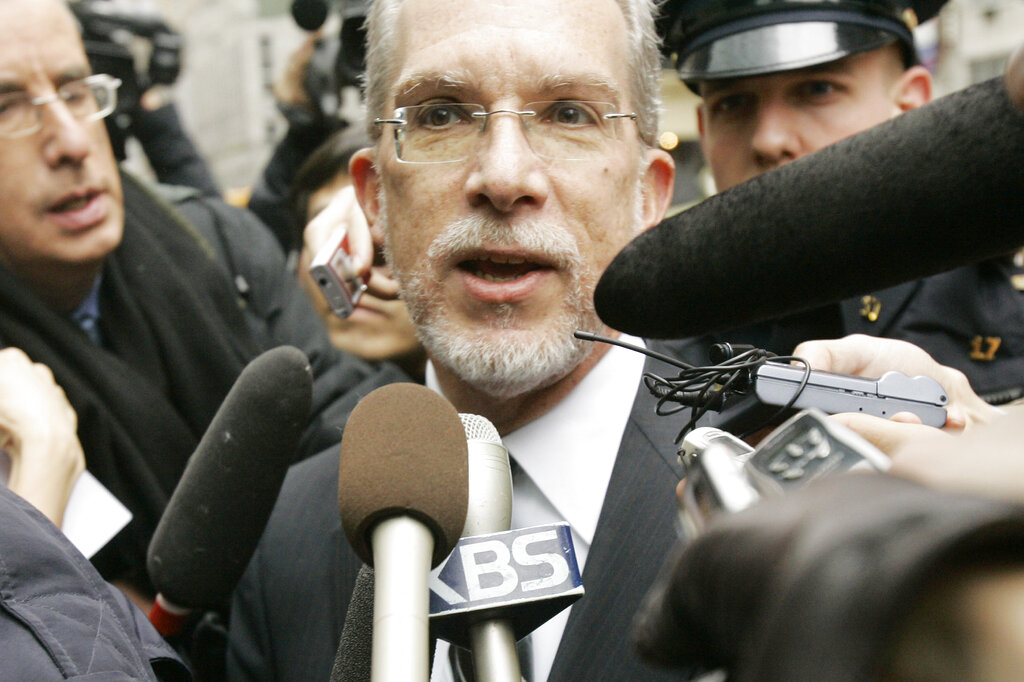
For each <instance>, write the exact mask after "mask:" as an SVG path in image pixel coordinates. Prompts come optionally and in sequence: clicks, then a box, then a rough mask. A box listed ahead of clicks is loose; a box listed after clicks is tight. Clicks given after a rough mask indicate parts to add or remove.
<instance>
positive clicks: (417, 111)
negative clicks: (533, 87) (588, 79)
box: [373, 100, 636, 163]
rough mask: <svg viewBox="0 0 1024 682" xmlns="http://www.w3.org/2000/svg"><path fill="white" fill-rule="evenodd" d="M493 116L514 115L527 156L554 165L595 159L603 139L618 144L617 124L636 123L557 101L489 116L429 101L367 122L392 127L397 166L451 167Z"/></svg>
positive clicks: (477, 107) (598, 106)
mask: <svg viewBox="0 0 1024 682" xmlns="http://www.w3.org/2000/svg"><path fill="white" fill-rule="evenodd" d="M496 114H512V115H515V116H518V117H519V120H520V121H521V122H522V126H523V130H524V132H525V134H526V139H527V140H528V141H529V144H530V148H531V149H532V150H533V152H534V153H535V154H537V155H538V156H540V157H542V158H546V159H551V160H559V161H577V160H580V161H582V160H586V159H591V158H594V157H597V156H601V155H602V154H604V153H606V151H607V142H608V141H609V140H615V139H621V137H622V128H621V125H620V121H621V120H622V119H630V120H633V121H635V120H636V114H635V113H628V114H622V113H619V112H618V111H617V109H616V106H615V105H614V104H611V103H609V102H587V101H580V100H557V101H544V102H530V103H529V104H526V105H524V106H523V108H522V109H521V110H515V109H495V110H493V111H487V110H486V109H485V108H484V106H483V105H481V104H469V103H466V102H433V103H430V104H419V105H415V106H408V107H399V108H397V109H395V114H394V117H393V118H378V119H375V120H374V122H373V123H374V125H378V126H382V125H391V126H392V127H393V130H394V140H395V154H396V156H397V157H398V160H399V161H403V162H405V163H453V162H456V161H464V160H466V159H467V158H469V157H470V156H471V155H472V154H473V152H474V151H475V149H476V145H477V144H478V141H479V137H480V135H481V134H482V133H483V132H484V131H485V130H486V129H487V122H488V121H489V120H490V117H491V116H494V115H496Z"/></svg>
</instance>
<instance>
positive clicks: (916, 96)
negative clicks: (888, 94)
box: [892, 64, 932, 113]
mask: <svg viewBox="0 0 1024 682" xmlns="http://www.w3.org/2000/svg"><path fill="white" fill-rule="evenodd" d="M892 97H893V104H894V105H895V106H896V109H897V110H898V111H899V113H903V112H905V111H910V110H912V109H917V108H918V107H922V106H924V105H925V104H928V102H930V101H931V100H932V74H931V73H930V72H929V71H928V69H926V68H925V67H923V66H921V65H920V64H918V65H917V66H912V67H910V68H909V69H907V70H906V71H904V72H903V74H902V75H901V76H900V77H899V78H898V79H897V80H896V82H895V83H894V84H893V90H892Z"/></svg>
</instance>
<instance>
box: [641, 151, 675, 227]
mask: <svg viewBox="0 0 1024 682" xmlns="http://www.w3.org/2000/svg"><path fill="white" fill-rule="evenodd" d="M646 162H647V168H646V170H645V171H644V178H643V189H644V191H643V202H644V212H643V229H645V230H646V229H647V228H649V227H653V226H654V225H657V224H658V223H660V222H661V219H662V218H664V217H665V213H666V212H667V211H668V208H669V206H671V204H672V193H673V191H674V190H675V178H676V162H675V161H674V160H673V159H672V156H671V155H670V154H669V153H668V152H666V151H665V150H664V149H648V150H647V154H646Z"/></svg>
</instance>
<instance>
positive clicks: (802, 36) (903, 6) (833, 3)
mask: <svg viewBox="0 0 1024 682" xmlns="http://www.w3.org/2000/svg"><path fill="white" fill-rule="evenodd" d="M944 3H945V0H666V2H664V3H662V5H661V18H660V19H659V23H658V28H659V32H660V33H661V37H662V40H663V43H664V49H665V52H666V53H667V55H668V56H673V55H674V57H675V66H676V71H677V73H678V74H679V77H680V78H681V79H682V80H683V81H685V82H687V83H688V84H690V83H693V82H697V81H705V80H717V79H723V78H740V77H747V76H757V75H762V74H768V73H777V72H780V71H789V70H792V69H801V68H804V67H808V66H814V65H816V64H824V63H827V62H831V61H834V60H836V59H841V58H843V57H846V56H849V55H851V54H856V53H858V52H866V51H868V50H873V49H875V48H878V47H882V46H883V45H888V44H889V43H892V42H898V43H899V44H900V46H901V47H902V48H903V52H904V58H905V60H906V62H907V64H908V65H909V64H914V63H916V62H917V54H916V51H915V48H914V36H913V30H914V28H915V27H916V26H917V25H918V24H919V23H920V22H923V21H927V20H928V19H930V18H932V17H933V16H935V15H936V14H937V13H938V11H939V9H940V8H941V7H942V5H943V4H944Z"/></svg>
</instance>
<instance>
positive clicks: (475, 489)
mask: <svg viewBox="0 0 1024 682" xmlns="http://www.w3.org/2000/svg"><path fill="white" fill-rule="evenodd" d="M459 418H461V419H462V425H463V426H464V427H465V429H466V442H467V445H468V446H469V504H468V506H467V511H466V525H465V527H464V528H463V531H462V536H463V537H466V536H469V535H484V534H486V533H497V532H501V531H506V530H509V529H510V528H511V527H512V468H511V466H510V464H509V459H508V450H506V449H505V446H504V445H502V443H501V437H500V436H499V435H498V431H497V429H495V428H494V424H492V423H491V422H490V420H488V419H487V418H486V417H481V416H480V415H477V414H459ZM469 634H470V643H471V650H472V654H473V667H474V669H475V671H476V678H477V679H478V680H480V682H520V681H521V679H522V674H521V671H520V669H519V657H518V656H517V655H516V640H515V635H514V632H513V628H512V623H511V622H510V621H509V620H508V619H507V618H489V619H485V620H481V621H479V622H477V623H474V624H472V625H470V626H469Z"/></svg>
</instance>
